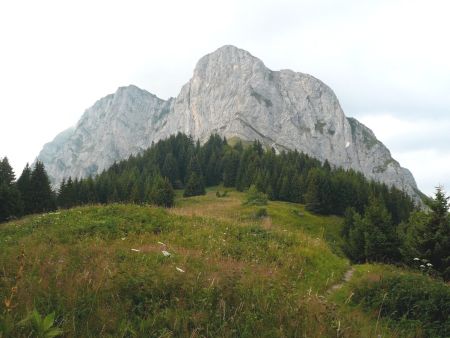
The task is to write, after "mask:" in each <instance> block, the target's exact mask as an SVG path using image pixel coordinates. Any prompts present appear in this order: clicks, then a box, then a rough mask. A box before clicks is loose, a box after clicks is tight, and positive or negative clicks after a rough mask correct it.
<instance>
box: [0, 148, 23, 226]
mask: <svg viewBox="0 0 450 338" xmlns="http://www.w3.org/2000/svg"><path fill="white" fill-rule="evenodd" d="M14 179H15V176H14V171H13V169H12V167H11V166H10V164H9V162H8V159H7V158H6V157H5V158H3V159H2V160H1V161H0V222H2V221H5V220H7V219H9V218H12V217H17V216H20V215H22V213H23V202H22V199H21V195H20V192H19V190H18V189H17V186H16V183H15V182H14Z"/></svg>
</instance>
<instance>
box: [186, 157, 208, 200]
mask: <svg viewBox="0 0 450 338" xmlns="http://www.w3.org/2000/svg"><path fill="white" fill-rule="evenodd" d="M189 173H190V174H189V179H188V181H187V183H186V187H185V189H184V194H183V196H184V197H190V196H197V195H204V194H205V193H206V191H205V183H204V181H203V174H202V170H201V168H200V164H199V162H198V159H197V157H196V156H194V157H192V159H191V161H190V163H189Z"/></svg>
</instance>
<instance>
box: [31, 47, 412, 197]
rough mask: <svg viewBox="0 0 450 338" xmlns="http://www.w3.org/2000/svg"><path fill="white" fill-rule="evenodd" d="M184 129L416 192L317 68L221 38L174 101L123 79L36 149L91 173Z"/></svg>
mask: <svg viewBox="0 0 450 338" xmlns="http://www.w3.org/2000/svg"><path fill="white" fill-rule="evenodd" d="M177 132H183V133H186V134H189V135H192V136H193V137H194V139H199V140H200V141H201V142H204V141H206V140H207V139H208V137H209V135H211V134H212V133H218V134H220V135H222V136H225V137H228V138H230V137H239V138H241V139H243V140H260V141H261V142H262V143H264V144H265V145H267V146H271V147H274V148H275V149H276V150H279V151H280V150H283V149H297V150H299V151H303V152H305V153H307V154H309V155H311V156H313V157H315V158H318V159H320V160H325V159H327V160H328V161H329V162H330V163H331V164H333V165H336V166H339V167H343V168H347V169H348V168H352V169H355V170H357V171H360V172H362V173H363V174H364V175H365V176H366V177H368V178H371V179H374V180H377V181H380V182H384V183H386V184H388V185H390V186H392V185H393V186H396V187H398V188H401V189H403V190H405V191H406V192H408V193H409V194H410V195H411V196H413V197H414V198H415V199H416V200H417V201H418V200H419V196H418V190H417V186H416V183H415V180H414V178H413V176H412V174H411V173H410V172H409V171H408V170H407V169H405V168H402V167H401V166H400V165H399V163H398V162H397V161H395V160H394V159H393V158H392V157H391V154H390V152H389V150H388V149H387V148H386V147H385V146H384V145H383V144H382V143H381V142H380V141H378V140H377V138H376V137H375V135H374V134H373V132H372V131H371V130H370V129H369V128H367V127H366V126H364V125H363V124H361V123H359V122H358V121H357V120H355V119H353V118H347V117H346V116H345V114H344V112H343V111H342V109H341V107H340V105H339V101H338V99H337V98H336V95H335V94H334V93H333V91H332V90H331V89H330V88H329V87H328V86H326V85H325V84H324V83H323V82H321V81H320V80H318V79H316V78H314V77H312V76H311V75H307V74H303V73H296V72H293V71H291V70H281V71H272V70H270V69H268V68H267V67H266V66H265V65H264V64H263V62H262V61H261V60H259V59H258V58H256V57H254V56H252V55H251V54H250V53H248V52H246V51H244V50H241V49H238V48H236V47H234V46H224V47H222V48H219V49H218V50H217V51H215V52H213V53H211V54H208V55H206V56H204V57H203V58H202V59H200V61H199V62H198V63H197V66H196V68H195V70H194V74H193V77H192V79H191V80H190V81H189V82H188V83H187V84H185V85H184V86H183V88H182V89H181V92H180V94H179V95H178V96H177V97H176V98H175V99H169V100H167V101H164V100H161V99H159V98H157V97H156V96H154V95H152V94H150V93H148V92H147V91H145V90H141V89H139V88H137V87H135V86H129V87H121V88H119V89H118V90H117V92H116V93H115V94H112V95H108V96H106V97H104V98H103V99H100V100H99V101H97V102H96V103H95V104H94V106H92V107H91V108H89V109H88V110H86V112H85V113H84V115H83V116H82V118H81V119H80V121H79V122H78V124H77V126H76V127H75V128H73V129H69V130H66V131H64V132H63V133H61V134H59V135H58V136H57V137H56V138H55V139H54V140H53V141H52V142H50V143H48V144H46V145H45V146H44V149H43V150H42V151H41V153H40V154H39V156H38V158H39V159H40V160H42V161H43V162H44V164H45V166H46V168H47V170H48V173H49V175H50V176H51V179H52V180H53V182H54V183H55V184H57V183H59V182H60V181H61V180H62V179H63V178H64V177H68V176H72V177H85V176H88V175H95V174H97V173H100V172H101V171H102V170H103V169H106V168H107V167H108V166H110V165H111V164H112V163H113V162H114V161H116V160H120V159H124V158H127V157H128V156H129V155H130V154H135V153H137V152H139V151H141V150H143V149H145V148H147V147H149V146H150V145H151V143H152V142H153V141H158V140H160V139H162V138H166V137H168V136H170V135H172V134H174V133H177Z"/></svg>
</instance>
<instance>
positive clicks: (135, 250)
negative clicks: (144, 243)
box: [131, 249, 141, 252]
mask: <svg viewBox="0 0 450 338" xmlns="http://www.w3.org/2000/svg"><path fill="white" fill-rule="evenodd" d="M131 251H134V252H141V250H139V249H131Z"/></svg>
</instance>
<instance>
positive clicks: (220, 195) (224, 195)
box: [216, 190, 228, 198]
mask: <svg viewBox="0 0 450 338" xmlns="http://www.w3.org/2000/svg"><path fill="white" fill-rule="evenodd" d="M227 196H228V191H226V190H225V191H224V192H220V191H219V190H217V191H216V197H218V198H223V197H227Z"/></svg>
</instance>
